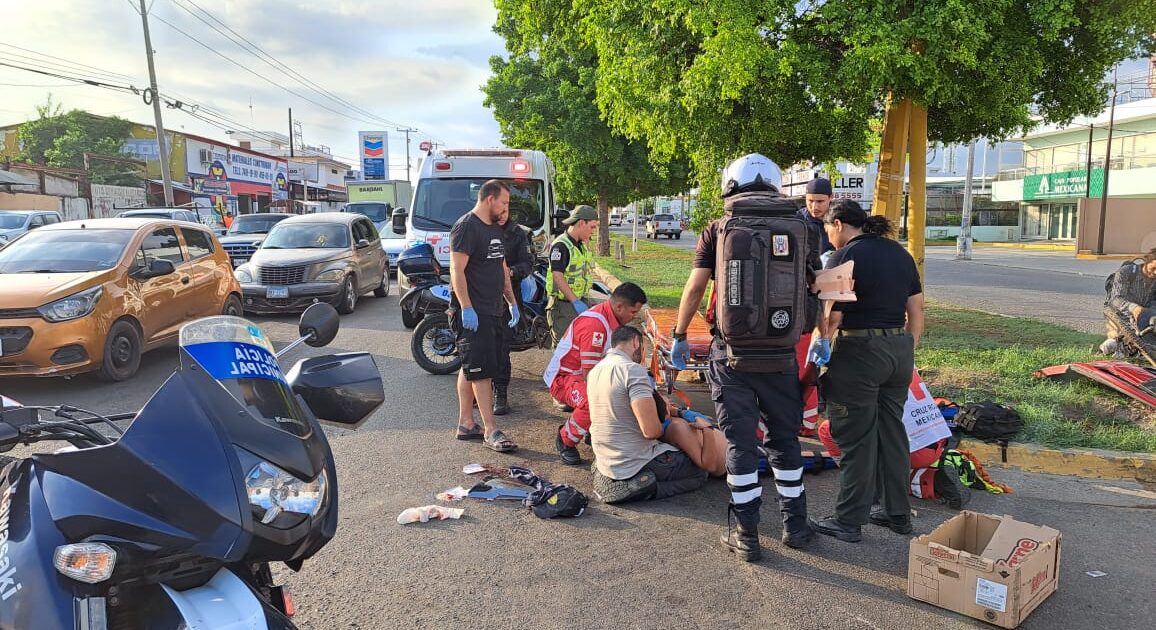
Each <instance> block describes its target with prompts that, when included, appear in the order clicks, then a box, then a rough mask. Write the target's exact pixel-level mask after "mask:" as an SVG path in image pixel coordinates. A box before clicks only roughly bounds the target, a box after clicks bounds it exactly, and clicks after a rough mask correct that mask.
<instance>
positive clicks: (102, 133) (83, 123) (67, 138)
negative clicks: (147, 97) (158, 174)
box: [19, 98, 140, 185]
mask: <svg viewBox="0 0 1156 630" xmlns="http://www.w3.org/2000/svg"><path fill="white" fill-rule="evenodd" d="M36 113H37V115H38V117H37V118H36V119H35V120H30V121H28V122H26V123H24V124H22V125H20V131H19V138H20V147H21V149H20V156H19V159H20V160H22V161H25V162H31V163H34V164H45V165H48V166H55V167H58V168H70V169H76V170H83V169H84V167H85V164H84V154H85V153H90V154H98V155H112V156H119V155H120V154H121V147H122V146H123V145H124V141H125V140H127V139H128V138H129V131H131V129H132V123H131V122H130V121H127V120H125V119H123V118H117V117H115V116H96V115H94V114H90V113H88V112H85V111H81V110H78V109H74V110H71V111H69V112H67V113H65V112H63V110H62V108H61V106H60V105H59V104H53V102H52V99H51V98H49V99H48V101H47V102H46V103H45V104H44V105H40V106H38V107H37V108H36ZM127 168H128V167H126V166H125V164H123V163H109V162H105V161H100V160H94V161H92V163H91V164H90V165H89V173H90V176H91V177H92V181H93V183H97V184H121V185H138V184H139V183H140V175H139V174H138V173H133V172H126V169H127Z"/></svg>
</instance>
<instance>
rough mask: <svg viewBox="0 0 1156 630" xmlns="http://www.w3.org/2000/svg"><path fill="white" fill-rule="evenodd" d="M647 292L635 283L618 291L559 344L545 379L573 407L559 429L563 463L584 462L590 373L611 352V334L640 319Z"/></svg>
mask: <svg viewBox="0 0 1156 630" xmlns="http://www.w3.org/2000/svg"><path fill="white" fill-rule="evenodd" d="M645 304H646V293H645V292H643V290H642V289H641V288H640V287H639V286H638V285H637V284H634V283H633V282H624V283H622V284H620V285H618V288H616V289H614V292H613V293H611V294H610V299H609V300H607V301H606V302H602V303H601V304H598V305H596V306H592V307H590V308H589V309H588V310H586V311H583V312H582V313H580V314H579V315H578V316H577V317H576V318H575V319H574V321H573V322H571V324H570V326H569V327H568V328H567V329H566V333H565V334H564V335H563V336H562V338H561V339H560V340H559V341H558V347H557V348H555V349H554V356H553V357H552V358H551V359H550V364H549V365H548V366H547V367H546V373H545V374H544V375H543V380H544V381H545V382H546V385H547V386H548V387H549V388H550V395H551V396H553V397H554V400H557V401H558V402H560V403H562V404H564V405H567V406H569V407H571V408H573V410H574V411H573V412H572V413H571V415H570V418H569V419H567V420H566V423H565V424H563V425H562V426H560V427H558V435H557V436H555V440H554V445H555V447H557V449H558V455H559V456H560V457H561V458H562V463H563V464H568V465H570V466H577V465H578V464H581V463H582V456H581V455H579V453H578V443H579V442H581V441H582V440H583V438H585V437H586V433H587V432H589V430H590V401H589V400H588V399H587V398H586V373H587V372H589V371H590V369H591V368H593V367H594V366H595V365H596V364H597V363H598V362H599V361H601V360H602V357H603V356H604V355H605V354H606V351H607V350H609V349H610V335H611V334H612V333H613V332H614V331H615V330H617V329H618V327H619V326H622V325H625V324H626V323H627V322H629V321H631V320H633V319H634V318H635V317H637V316H638V312H639V311H640V310H642V307H643V305H645Z"/></svg>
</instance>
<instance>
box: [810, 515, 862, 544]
mask: <svg viewBox="0 0 1156 630" xmlns="http://www.w3.org/2000/svg"><path fill="white" fill-rule="evenodd" d="M811 529H813V530H815V531H817V532H819V533H820V534H823V535H825V536H834V537H835V538H838V539H839V540H842V541H843V542H859V541H860V540H863V532H862V531H861V529H860V528H859V526H858V525H847V524H845V523H843V522H842V521H840V520H839V519H838V518H836V517H834V516H828V517H827V518H825V519H823V520H821V521H814V520H813V521H811Z"/></svg>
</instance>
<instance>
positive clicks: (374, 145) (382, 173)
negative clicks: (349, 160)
mask: <svg viewBox="0 0 1156 630" xmlns="http://www.w3.org/2000/svg"><path fill="white" fill-rule="evenodd" d="M358 136H359V137H358V140H359V141H360V142H359V144H360V146H361V156H360V157H361V173H362V177H364V178H365V179H386V178H387V177H388V176H389V167H388V166H387V164H388V163H389V162H388V158H389V142H388V136H387V135H386V132H384V131H362V132H360V133H359V134H358Z"/></svg>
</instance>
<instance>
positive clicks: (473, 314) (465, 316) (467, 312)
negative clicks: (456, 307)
mask: <svg viewBox="0 0 1156 630" xmlns="http://www.w3.org/2000/svg"><path fill="white" fill-rule="evenodd" d="M462 328H465V329H466V330H472V331H475V332H477V330H478V312H477V311H475V310H474V307H472V306H468V307H466V308H464V309H462Z"/></svg>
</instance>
